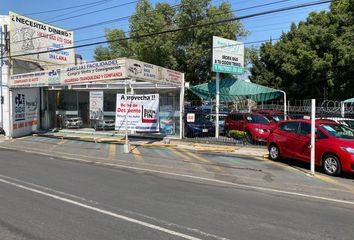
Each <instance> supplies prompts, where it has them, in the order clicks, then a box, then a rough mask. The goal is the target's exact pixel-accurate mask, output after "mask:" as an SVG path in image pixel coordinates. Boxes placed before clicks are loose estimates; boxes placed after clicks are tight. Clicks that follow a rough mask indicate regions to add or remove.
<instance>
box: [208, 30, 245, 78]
mask: <svg viewBox="0 0 354 240" xmlns="http://www.w3.org/2000/svg"><path fill="white" fill-rule="evenodd" d="M212 52H213V57H212V71H213V72H220V73H230V74H243V73H244V71H245V67H244V58H245V56H244V55H245V54H244V52H245V45H244V44H243V43H242V42H236V41H234V40H229V39H226V38H221V37H215V36H213V51H212Z"/></svg>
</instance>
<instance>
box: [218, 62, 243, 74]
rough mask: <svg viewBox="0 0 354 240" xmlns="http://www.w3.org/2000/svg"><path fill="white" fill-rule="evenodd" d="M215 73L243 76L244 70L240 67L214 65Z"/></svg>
mask: <svg viewBox="0 0 354 240" xmlns="http://www.w3.org/2000/svg"><path fill="white" fill-rule="evenodd" d="M213 72H220V73H230V74H243V73H244V68H243V67H238V66H227V65H222V64H213Z"/></svg>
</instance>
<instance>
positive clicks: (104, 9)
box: [48, 0, 139, 23]
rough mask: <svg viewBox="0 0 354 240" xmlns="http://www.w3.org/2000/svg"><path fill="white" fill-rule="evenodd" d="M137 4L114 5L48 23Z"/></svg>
mask: <svg viewBox="0 0 354 240" xmlns="http://www.w3.org/2000/svg"><path fill="white" fill-rule="evenodd" d="M137 2H139V1H138V0H136V1H131V2H127V3H123V4H119V5H115V6H112V7H107V8H103V9H99V10H95V11H91V12H87V13H82V14H78V15H75V16H71V17H67V18H61V19H58V20H55V21H51V22H48V23H54V22H59V21H64V20H68V19H73V18H78V17H82V16H86V15H89V14H93V13H98V12H103V11H106V10H111V9H113V8H119V7H123V6H127V5H130V4H133V3H137Z"/></svg>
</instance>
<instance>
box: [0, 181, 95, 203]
mask: <svg viewBox="0 0 354 240" xmlns="http://www.w3.org/2000/svg"><path fill="white" fill-rule="evenodd" d="M0 177H1V178H5V179H7V180H11V181H14V182H18V183H23V184H26V185H29V186H32V187H36V188H40V189H42V190H46V191H49V192H53V193H57V194H60V195H63V196H67V197H71V198H76V199H79V200H81V201H85V202H89V203H93V204H98V202H96V201H92V200H88V199H86V198H83V197H79V196H77V195H74V194H70V193H65V192H62V191H58V190H55V189H52V188H48V187H45V186H41V185H37V184H34V183H30V182H26V181H23V180H20V179H17V178H12V177H9V176H5V175H2V174H0Z"/></svg>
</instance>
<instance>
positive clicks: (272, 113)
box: [254, 109, 284, 123]
mask: <svg viewBox="0 0 354 240" xmlns="http://www.w3.org/2000/svg"><path fill="white" fill-rule="evenodd" d="M254 112H255V113H258V114H262V115H263V116H265V117H266V118H268V120H269V121H271V122H274V123H278V122H280V121H282V120H284V112H281V111H278V110H271V109H263V110H261V109H260V110H255V111H254Z"/></svg>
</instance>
